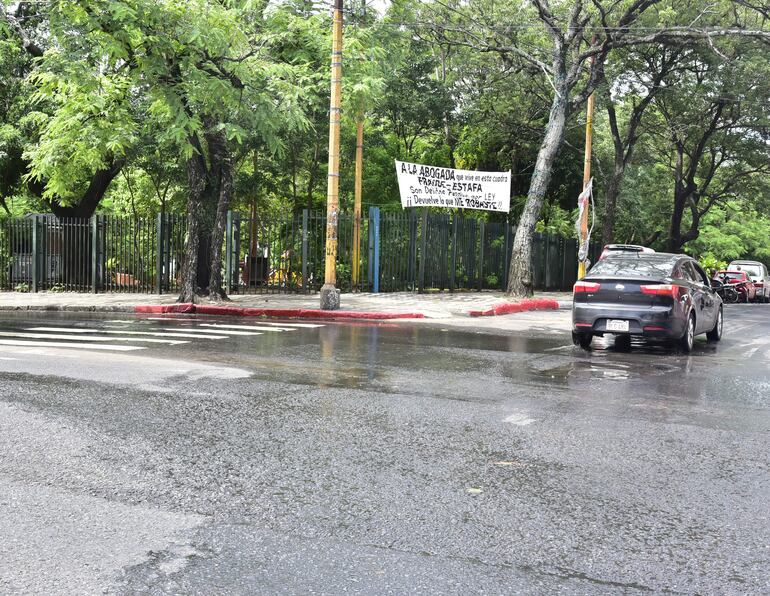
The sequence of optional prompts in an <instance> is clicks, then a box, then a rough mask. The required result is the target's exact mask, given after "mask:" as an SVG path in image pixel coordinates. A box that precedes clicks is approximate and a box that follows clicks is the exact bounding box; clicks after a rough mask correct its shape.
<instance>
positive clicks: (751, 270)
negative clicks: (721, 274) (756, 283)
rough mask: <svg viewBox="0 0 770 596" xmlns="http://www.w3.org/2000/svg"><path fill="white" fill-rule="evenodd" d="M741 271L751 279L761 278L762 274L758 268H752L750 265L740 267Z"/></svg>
mask: <svg viewBox="0 0 770 596" xmlns="http://www.w3.org/2000/svg"><path fill="white" fill-rule="evenodd" d="M741 270H742V271H745V272H746V273H748V274H749V275H750V276H751V277H762V272H761V271H760V270H759V267H753V266H751V265H741Z"/></svg>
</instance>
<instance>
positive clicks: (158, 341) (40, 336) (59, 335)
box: [0, 331, 189, 345]
mask: <svg viewBox="0 0 770 596" xmlns="http://www.w3.org/2000/svg"><path fill="white" fill-rule="evenodd" d="M0 336H2V337H24V338H30V339H68V340H71V341H143V342H146V343H152V344H169V345H177V344H186V343H189V342H186V341H178V340H173V339H155V338H149V337H112V336H107V335H72V334H69V333H27V332H24V331H0Z"/></svg>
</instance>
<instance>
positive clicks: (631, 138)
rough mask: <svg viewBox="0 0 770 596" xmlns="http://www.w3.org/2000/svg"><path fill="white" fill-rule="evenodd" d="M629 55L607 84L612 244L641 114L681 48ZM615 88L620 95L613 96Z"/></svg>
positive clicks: (606, 225)
mask: <svg viewBox="0 0 770 596" xmlns="http://www.w3.org/2000/svg"><path fill="white" fill-rule="evenodd" d="M629 54H630V55H627V56H626V57H625V59H622V62H621V65H620V68H621V72H620V74H619V75H618V76H617V77H616V78H615V79H614V80H613V81H612V83H611V84H610V85H609V86H608V87H607V91H606V94H605V101H606V109H607V117H608V123H609V128H610V133H611V136H612V146H613V150H614V159H613V167H612V174H611V175H610V179H609V182H607V185H606V189H605V191H604V214H603V218H602V223H603V231H602V243H603V244H609V243H611V242H613V239H614V231H615V215H616V205H617V199H618V195H619V194H620V191H621V188H622V184H623V177H624V175H625V171H626V167H627V166H628V164H629V162H630V161H631V159H632V157H633V154H634V149H635V148H636V143H637V141H638V140H639V137H640V135H641V128H640V126H641V124H642V117H643V116H644V113H645V111H646V110H647V108H648V107H649V106H650V104H651V103H652V101H653V99H654V98H655V96H656V95H658V93H659V92H661V90H662V89H663V88H664V86H665V84H666V83H665V81H666V78H667V77H668V76H669V75H670V74H671V73H672V72H673V71H674V70H675V69H676V68H677V64H678V61H679V58H680V56H681V54H682V48H681V47H673V48H668V47H666V46H660V47H654V46H652V47H644V48H641V51H637V50H632V51H631V52H629ZM616 57H617V56H616ZM613 91H614V94H615V95H616V96H619V97H613ZM621 102H622V103H623V107H626V111H627V116H626V122H625V125H621V124H620V123H619V118H618V111H617V109H616V104H617V103H621ZM628 104H630V105H628Z"/></svg>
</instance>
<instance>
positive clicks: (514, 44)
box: [431, 0, 770, 296]
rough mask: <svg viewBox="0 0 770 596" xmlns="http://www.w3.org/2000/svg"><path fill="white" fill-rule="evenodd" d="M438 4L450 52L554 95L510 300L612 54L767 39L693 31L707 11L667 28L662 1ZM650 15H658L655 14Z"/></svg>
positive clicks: (521, 286)
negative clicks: (574, 125) (577, 117)
mask: <svg viewBox="0 0 770 596" xmlns="http://www.w3.org/2000/svg"><path fill="white" fill-rule="evenodd" d="M436 4H437V5H438V6H439V7H440V9H441V10H445V9H447V8H449V9H450V10H452V11H453V12H455V13H456V14H457V15H458V16H459V18H458V19H455V21H454V22H453V23H450V24H447V23H446V21H445V20H438V19H436V20H434V21H433V22H432V23H431V26H432V27H433V28H434V29H438V30H441V31H442V32H444V33H445V34H447V35H452V36H453V37H452V39H453V41H454V43H455V44H458V45H465V46H469V47H472V48H475V49H476V50H478V51H481V52H489V53H494V54H496V55H498V56H500V57H501V59H503V60H509V61H511V60H515V61H520V62H525V63H528V64H530V65H532V66H533V67H535V68H537V69H539V70H540V71H541V72H542V73H543V76H545V77H546V78H547V79H548V81H549V83H550V85H551V87H552V90H553V94H552V100H551V106H550V113H549V117H548V121H547V124H546V126H545V131H544V135H543V138H542V142H541V144H540V148H539V150H538V155H537V159H536V162H535V167H534V171H533V173H532V178H531V181H530V185H529V190H528V192H527V199H526V202H525V205H524V209H523V212H522V215H521V218H520V220H519V225H518V227H517V231H516V236H515V238H514V241H513V248H512V253H511V265H510V271H509V276H508V278H509V279H508V288H507V289H508V293H509V294H511V295H515V296H528V295H531V294H532V283H533V276H532V263H531V256H532V243H533V239H534V231H535V227H536V224H537V221H538V219H539V217H540V213H541V211H542V208H543V203H544V200H545V195H546V191H547V189H548V186H549V184H550V181H551V177H552V173H553V165H554V162H555V160H556V156H557V155H558V153H559V150H560V149H561V147H562V144H563V141H564V134H565V127H566V123H567V119H568V117H569V116H570V114H571V113H573V112H574V111H575V110H576V109H577V107H578V106H581V105H582V104H583V103H584V102H585V100H586V99H587V98H588V96H589V95H590V94H591V93H592V92H593V91H594V90H595V89H596V88H597V86H598V85H599V84H600V83H601V82H602V81H603V79H604V69H605V63H606V59H607V56H608V55H609V54H610V52H611V51H613V50H616V49H618V48H624V47H635V46H643V45H650V44H656V43H671V42H674V41H679V40H682V39H704V40H708V41H711V40H713V39H714V38H718V37H722V36H728V35H734V36H740V37H752V38H757V39H761V40H768V39H770V33H768V32H766V31H761V30H759V31H758V30H754V29H751V30H749V29H745V28H741V27H730V26H728V27H725V26H724V25H723V23H720V25H721V26H720V27H718V28H703V27H701V28H696V27H694V26H693V25H692V23H693V22H697V21H698V19H700V18H701V17H703V18H704V19H705V18H708V13H709V11H702V12H701V14H700V15H698V19H696V20H695V21H691V22H688V23H687V25H682V26H670V25H669V24H668V22H667V21H668V19H671V18H674V19H675V18H676V17H677V13H676V11H674V10H673V8H671V7H669V6H667V5H666V4H665V3H664V2H663V1H662V0H635V1H631V0H628V1H622V2H614V3H609V2H607V3H605V2H602V1H601V0H593V2H592V3H591V4H590V5H589V4H587V3H584V2H583V0H573V1H572V2H569V3H559V4H554V5H552V4H551V3H550V2H549V1H548V0H530V2H529V9H525V10H520V6H519V5H515V6H511V5H509V4H505V5H501V4H498V3H494V2H487V1H486V0H478V1H477V2H470V3H468V4H462V5H461V4H455V3H452V2H450V3H447V2H444V1H443V0H436ZM653 7H655V8H658V9H659V10H657V12H653V11H652V10H651V9H652V8H653ZM749 11H751V9H750V8H749ZM514 12H517V13H518V14H514ZM731 14H735V13H731ZM687 16H690V15H687ZM720 17H723V15H722V14H720ZM533 20H534V21H536V22H539V23H540V25H541V27H542V31H543V33H544V35H539V34H538V33H539V32H537V31H534V30H533V28H532V26H531V25H530V23H531V22H532V21H533ZM731 24H732V23H731Z"/></svg>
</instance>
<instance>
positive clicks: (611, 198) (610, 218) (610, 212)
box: [602, 154, 626, 244]
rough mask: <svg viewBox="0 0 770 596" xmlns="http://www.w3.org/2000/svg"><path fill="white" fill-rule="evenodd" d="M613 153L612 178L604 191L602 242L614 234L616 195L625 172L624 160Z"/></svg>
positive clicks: (607, 241)
mask: <svg viewBox="0 0 770 596" xmlns="http://www.w3.org/2000/svg"><path fill="white" fill-rule="evenodd" d="M618 157H619V156H618V155H617V154H616V155H615V167H614V168H613V170H612V178H610V181H609V183H608V184H607V190H606V191H605V193H604V217H603V221H604V224H603V226H604V227H603V229H602V243H603V244H610V243H611V242H612V240H613V236H614V234H615V214H616V211H617V204H618V195H619V194H620V185H621V184H622V183H623V176H624V175H625V173H626V162H625V160H624V159H623V156H620V158H618Z"/></svg>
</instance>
